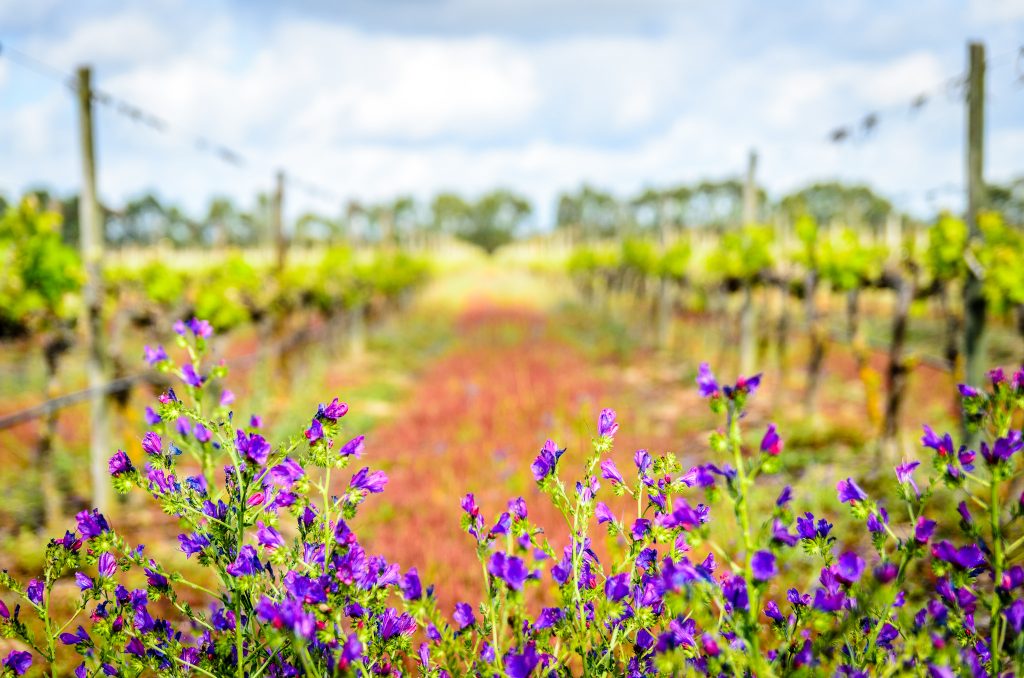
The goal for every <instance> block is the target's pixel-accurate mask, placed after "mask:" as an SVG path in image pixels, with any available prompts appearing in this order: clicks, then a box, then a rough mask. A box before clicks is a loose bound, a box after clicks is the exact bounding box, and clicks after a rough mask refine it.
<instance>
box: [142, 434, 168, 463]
mask: <svg viewBox="0 0 1024 678" xmlns="http://www.w3.org/2000/svg"><path fill="white" fill-rule="evenodd" d="M142 451H143V452H145V453H146V454H149V455H152V456H154V457H159V456H160V455H161V454H163V451H164V441H163V440H161V438H160V436H158V435H157V434H155V433H153V432H152V431H150V432H149V433H147V434H146V435H144V436H142Z"/></svg>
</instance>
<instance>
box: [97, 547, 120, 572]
mask: <svg viewBox="0 0 1024 678" xmlns="http://www.w3.org/2000/svg"><path fill="white" fill-rule="evenodd" d="M96 566H97V568H98V569H99V572H100V576H101V577H113V576H114V572H115V570H117V558H115V557H114V555H113V554H112V553H107V552H106V551H104V552H103V553H101V554H100V557H99V560H97V561H96Z"/></svg>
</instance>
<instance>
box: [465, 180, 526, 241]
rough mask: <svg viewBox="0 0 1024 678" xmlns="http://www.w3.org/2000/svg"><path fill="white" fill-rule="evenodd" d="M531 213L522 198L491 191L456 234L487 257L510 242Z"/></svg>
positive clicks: (474, 207) (510, 193)
mask: <svg viewBox="0 0 1024 678" xmlns="http://www.w3.org/2000/svg"><path fill="white" fill-rule="evenodd" d="M532 213H533V207H532V206H531V205H530V201H529V200H527V199H526V198H525V197H523V196H521V195H517V194H515V193H513V192H511V191H508V190H505V189H498V190H495V191H491V192H490V193H487V194H485V195H483V196H482V197H481V198H480V199H479V200H478V201H477V202H476V204H474V205H473V207H472V212H471V218H470V219H469V220H467V221H466V222H464V223H463V224H462V225H461V227H460V228H459V230H457V231H456V235H458V236H459V237H460V238H462V239H464V240H466V241H467V242H471V243H473V244H475V245H478V246H480V247H482V248H483V249H484V251H486V252H487V253H488V254H491V253H493V252H494V251H495V250H497V249H498V248H499V247H501V246H502V245H507V244H508V243H510V242H512V241H513V240H514V239H515V238H516V236H517V235H519V233H520V232H521V230H522V227H523V224H524V223H525V221H526V219H527V218H528V217H529V216H530V214H532Z"/></svg>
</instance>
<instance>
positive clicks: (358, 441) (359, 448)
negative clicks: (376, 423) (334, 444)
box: [338, 436, 366, 459]
mask: <svg viewBox="0 0 1024 678" xmlns="http://www.w3.org/2000/svg"><path fill="white" fill-rule="evenodd" d="M365 440H366V436H356V437H355V438H353V439H352V440H350V441H348V442H347V443H345V444H344V445H342V446H341V449H340V450H338V454H339V455H341V456H342V457H356V458H357V459H358V458H359V457H361V456H362V455H363V448H364V444H363V443H364V441H365Z"/></svg>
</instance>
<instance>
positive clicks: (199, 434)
mask: <svg viewBox="0 0 1024 678" xmlns="http://www.w3.org/2000/svg"><path fill="white" fill-rule="evenodd" d="M192 433H194V434H195V436H196V440H197V441H199V442H200V443H202V444H204V445H205V444H206V443H208V442H210V439H211V438H213V434H212V433H210V430H209V429H208V428H206V427H205V426H203V425H202V424H200V423H199V422H196V425H195V426H193V427H192Z"/></svg>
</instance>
